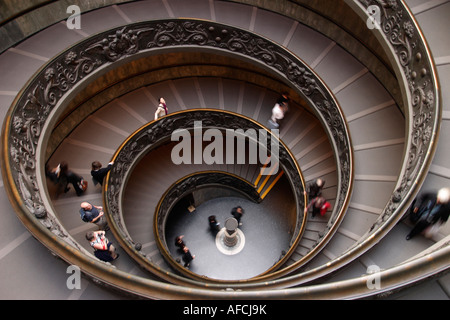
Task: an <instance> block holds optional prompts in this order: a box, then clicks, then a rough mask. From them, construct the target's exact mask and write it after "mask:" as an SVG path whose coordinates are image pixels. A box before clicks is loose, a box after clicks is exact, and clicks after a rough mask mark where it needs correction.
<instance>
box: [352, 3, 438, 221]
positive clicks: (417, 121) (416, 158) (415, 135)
mask: <svg viewBox="0 0 450 320" xmlns="http://www.w3.org/2000/svg"><path fill="white" fill-rule="evenodd" d="M359 2H360V3H361V4H362V5H363V6H364V7H365V8H367V7H369V6H371V5H375V6H377V7H378V8H380V13H381V16H380V26H381V31H382V33H383V34H384V36H385V38H386V40H387V42H388V43H389V44H390V45H391V47H392V49H393V51H394V52H395V54H396V55H397V58H398V61H399V63H400V66H401V70H402V72H403V74H404V76H405V79H406V85H407V88H406V89H407V90H409V93H410V96H411V104H410V106H409V110H410V113H411V118H412V127H411V128H410V130H409V141H410V145H409V146H408V153H407V154H406V157H407V159H408V162H407V166H406V168H405V171H404V174H403V176H402V177H401V184H400V187H399V188H397V190H396V191H395V192H394V194H393V195H392V198H391V201H390V203H388V205H387V207H386V208H385V211H384V213H383V214H382V217H381V219H380V221H379V222H376V223H375V225H374V226H373V228H372V229H376V227H378V226H379V225H381V224H382V221H384V220H386V217H385V216H390V215H392V214H393V213H394V212H395V211H396V210H397V209H398V208H399V205H400V202H401V200H402V199H404V198H405V197H406V196H407V195H408V193H409V192H410V191H411V188H412V187H413V186H414V183H415V181H416V179H417V178H418V176H419V174H420V172H421V170H422V168H423V166H424V165H425V163H426V161H427V158H428V157H429V153H430V149H431V146H432V144H433V141H432V139H433V138H434V135H435V132H436V131H437V130H438V129H437V128H438V120H437V119H436V116H437V113H438V111H439V106H438V105H437V103H438V101H437V100H436V97H437V85H436V83H435V82H434V78H433V74H432V70H433V66H432V64H431V62H430V59H429V58H426V57H427V49H426V44H425V42H424V41H423V39H421V35H420V32H419V31H418V30H417V27H416V26H415V22H414V21H413V19H412V18H411V16H410V15H409V13H408V12H407V10H406V8H405V7H404V5H403V4H402V3H401V1H398V0H388V1H384V0H359Z"/></svg>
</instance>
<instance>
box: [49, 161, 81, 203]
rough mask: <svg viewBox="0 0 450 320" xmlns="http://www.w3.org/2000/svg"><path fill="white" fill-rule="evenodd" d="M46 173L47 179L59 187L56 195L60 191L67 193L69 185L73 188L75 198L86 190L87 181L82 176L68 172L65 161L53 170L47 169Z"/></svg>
mask: <svg viewBox="0 0 450 320" xmlns="http://www.w3.org/2000/svg"><path fill="white" fill-rule="evenodd" d="M46 171H47V172H46V175H47V177H49V178H50V180H51V181H53V182H54V183H56V184H57V185H58V186H59V190H58V193H59V192H60V190H62V191H63V192H64V193H67V192H68V191H69V190H70V187H69V184H71V185H72V186H73V188H74V190H75V192H76V194H77V196H81V195H82V194H83V193H84V191H86V189H87V185H88V183H87V181H85V180H84V179H83V177H82V176H80V175H78V174H76V173H75V172H73V171H72V170H69V165H68V163H67V162H66V161H62V162H61V163H60V164H58V165H57V166H56V167H55V168H53V169H51V170H48V169H47V170H46Z"/></svg>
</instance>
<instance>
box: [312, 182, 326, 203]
mask: <svg viewBox="0 0 450 320" xmlns="http://www.w3.org/2000/svg"><path fill="white" fill-rule="evenodd" d="M324 185H325V181H323V180H322V179H320V178H319V179H317V180H316V181H314V182H313V183H311V184H310V185H308V197H309V199H314V198H316V197H318V196H320V195H321V194H322V189H323V186H324Z"/></svg>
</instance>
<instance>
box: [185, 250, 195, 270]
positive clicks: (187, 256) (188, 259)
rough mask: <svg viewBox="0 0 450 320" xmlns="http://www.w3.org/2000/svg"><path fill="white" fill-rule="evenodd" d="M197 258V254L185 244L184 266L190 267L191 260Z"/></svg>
mask: <svg viewBox="0 0 450 320" xmlns="http://www.w3.org/2000/svg"><path fill="white" fill-rule="evenodd" d="M194 259H195V255H192V254H191V251H190V250H189V248H188V247H186V246H184V248H183V261H184V266H185V267H186V268H189V266H190V265H191V261H192V260H194Z"/></svg>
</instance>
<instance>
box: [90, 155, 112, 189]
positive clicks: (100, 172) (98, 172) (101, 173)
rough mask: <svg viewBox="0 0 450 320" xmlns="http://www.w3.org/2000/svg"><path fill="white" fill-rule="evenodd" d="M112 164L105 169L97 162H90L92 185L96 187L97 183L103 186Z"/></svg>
mask: <svg viewBox="0 0 450 320" xmlns="http://www.w3.org/2000/svg"><path fill="white" fill-rule="evenodd" d="M113 164H114V163H113V162H110V163H109V164H108V166H107V167H105V168H102V164H101V163H100V162H99V161H94V162H92V165H91V168H92V170H91V176H92V179H93V180H94V185H96V184H97V183H99V184H100V185H103V180H104V179H105V176H106V175H107V174H108V172H109V170H111V168H112V165H113Z"/></svg>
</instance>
